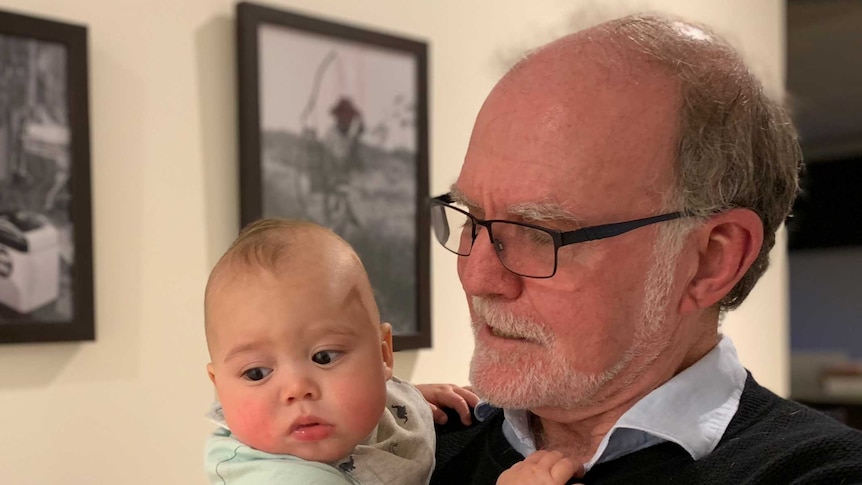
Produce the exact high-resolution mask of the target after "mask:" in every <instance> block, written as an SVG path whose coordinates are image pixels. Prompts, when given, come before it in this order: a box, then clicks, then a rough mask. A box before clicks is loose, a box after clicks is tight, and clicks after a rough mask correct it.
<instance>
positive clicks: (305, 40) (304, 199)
mask: <svg viewBox="0 0 862 485" xmlns="http://www.w3.org/2000/svg"><path fill="white" fill-rule="evenodd" d="M237 20H238V22H237V37H238V49H237V58H238V73H239V79H238V81H239V122H240V123H239V133H240V140H239V141H240V198H241V223H242V225H243V226H244V225H246V224H248V223H249V222H252V221H254V220H256V219H259V218H261V217H288V218H295V219H304V220H311V221H314V222H317V223H319V224H322V225H324V226H327V227H329V228H330V229H332V230H333V231H335V232H336V233H337V234H339V235H340V236H341V237H343V238H344V239H346V240H347V241H348V242H349V243H350V244H351V245H353V247H354V248H355V249H356V251H357V253H358V254H359V257H360V258H361V259H362V261H363V263H364V264H365V267H366V269H367V270H368V273H369V277H370V279H371V284H372V285H373V286H374V291H375V296H376V298H377V303H378V305H379V307H380V313H381V318H382V319H383V320H384V321H387V322H390V323H391V324H392V328H393V333H394V336H395V338H394V340H395V341H394V345H395V349H396V350H404V349H415V348H422V347H429V346H430V344H431V323H430V319H431V316H430V295H429V272H430V269H429V237H430V234H429V223H428V211H427V209H426V200H427V198H428V107H427V105H428V101H427V83H428V80H427V75H428V74H427V71H428V67H427V65H428V59H427V45H426V44H425V43H424V42H421V41H417V40H413V39H407V38H403V37H397V36H394V35H390V34H386V33H381V32H374V31H370V30H366V29H360V28H356V27H352V26H348V25H344V24H341V23H334V22H330V21H325V20H321V19H317V18H311V17H307V16H304V15H298V14H295V13H291V12H286V11H282V10H276V9H272V8H268V7H264V6H260V5H254V4H248V3H241V4H239V5H238V6H237Z"/></svg>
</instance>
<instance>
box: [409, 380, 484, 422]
mask: <svg viewBox="0 0 862 485" xmlns="http://www.w3.org/2000/svg"><path fill="white" fill-rule="evenodd" d="M416 388H417V389H419V392H421V393H422V396H423V397H424V398H425V400H426V401H428V404H429V405H430V406H431V414H433V415H434V422H435V423H437V424H445V423H446V420H447V419H448V418H447V417H446V413H445V412H444V411H443V410H442V409H440V408H441V407H447V408H452V409H454V410H455V411H457V412H458V415H459V416H461V422H462V423H464V424H465V425H467V426H469V425H470V408H474V407H476V404H479V397H478V396H476V395H475V394H473V391H471V390H470V389H469V388H467V387H461V386H456V385H454V384H418V385H416Z"/></svg>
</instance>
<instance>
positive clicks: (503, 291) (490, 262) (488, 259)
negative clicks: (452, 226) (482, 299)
mask: <svg viewBox="0 0 862 485" xmlns="http://www.w3.org/2000/svg"><path fill="white" fill-rule="evenodd" d="M458 277H459V278H460V279H461V285H462V286H463V287H464V292H465V293H467V295H468V296H496V297H501V298H506V299H513V298H517V297H518V295H519V294H520V293H521V284H522V282H521V277H520V276H518V275H516V274H514V273H512V272H511V271H509V270H508V269H506V267H505V266H503V262H502V261H500V258H499V257H498V256H497V253H496V251H494V246H493V245H492V244H491V239H490V238H489V237H488V230H487V229H486V228H484V227H483V228H480V229H479V233H478V234H476V240H475V241H474V242H473V249H472V250H471V251H470V255H469V256H458Z"/></svg>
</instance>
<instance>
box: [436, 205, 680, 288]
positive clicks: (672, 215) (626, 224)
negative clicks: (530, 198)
mask: <svg viewBox="0 0 862 485" xmlns="http://www.w3.org/2000/svg"><path fill="white" fill-rule="evenodd" d="M452 203H453V200H452V194H450V193H446V194H443V195H438V196H437V197H432V198H431V204H433V205H443V206H446V207H448V208H450V209H452V210H456V211H458V212H460V213H462V214H464V215H465V216H467V217H468V218H469V219H470V221H472V222H473V228H472V230H473V234H471V241H470V251H469V252H468V253H467V254H461V253H459V252H457V251H452V250H451V249H449V248H448V247H446V245H444V244H441V246H443V247H444V248H445V249H446V250H447V251H449V252H451V253H454V254H457V255H458V256H469V255H470V254H471V253H472V252H473V245H474V244H476V237H477V236H478V235H479V230H478V227H479V226H482V227H484V228H485V230H487V231H488V238H489V240H490V241H491V246H493V247H494V252H495V253H497V258H499V259H500V262H501V263H502V264H503V267H505V268H506V269H507V270H508V271H510V272H512V273H514V274H516V275H518V276H523V277H525V278H536V279H547V278H551V277H552V276H554V275H555V274H557V261H558V260H559V258H558V254H557V253H558V252H559V250H560V248H561V247H563V246H569V245H572V244H577V243H583V242H587V241H597V240H599V239H607V238H609V237H614V236H619V235H621V234H625V233H627V232H629V231H633V230H635V229H639V228H641V227H644V226H649V225H651V224H656V223H659V222H666V221H672V220H674V219H679V218H681V217H690V216H691V215H692V214H689V213H686V212H680V211H677V212H668V213H666V214H660V215H657V216H651V217H644V218H641V219H634V220H631V221H623V222H612V223H610V224H600V225H598V226H588V227H582V228H580V229H575V230H574V231H558V230H556V229H548V228H547V227H542V226H539V225H537V224H530V223H529V222H518V221H508V220H506V219H486V220H482V219H478V218H476V216H474V215H473V214H470V213H469V212H467V211H464V210H461V209H459V208H457V207H455V206H453V205H452ZM495 222H503V223H506V224H515V225H517V226H523V227H529V228H531V229H536V230H538V231H542V232H544V233H546V234H548V235H549V236H551V238H552V239H553V240H554V269H553V271H551V274H549V275H548V276H530V275H525V274H521V273H518V272H517V271H512V270H511V269H509V267H508V266H506V263H504V262H503V259H502V258H500V252H499V249H498V248H497V245H496V244H495V243H494V235H493V234H492V232H491V225H492V224H493V223H495ZM435 239H436V236H435ZM438 242H439V240H438Z"/></svg>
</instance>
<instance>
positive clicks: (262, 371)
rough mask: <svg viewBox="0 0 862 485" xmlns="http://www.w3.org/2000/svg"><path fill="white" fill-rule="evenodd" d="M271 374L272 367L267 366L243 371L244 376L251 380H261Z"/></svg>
mask: <svg viewBox="0 0 862 485" xmlns="http://www.w3.org/2000/svg"><path fill="white" fill-rule="evenodd" d="M270 374H272V369H269V368H267V367H255V368H252V369H249V370H247V371H245V372H243V373H242V377H243V379H246V380H249V381H259V380H261V379H263V378H265V377H266V376H268V375H270Z"/></svg>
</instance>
